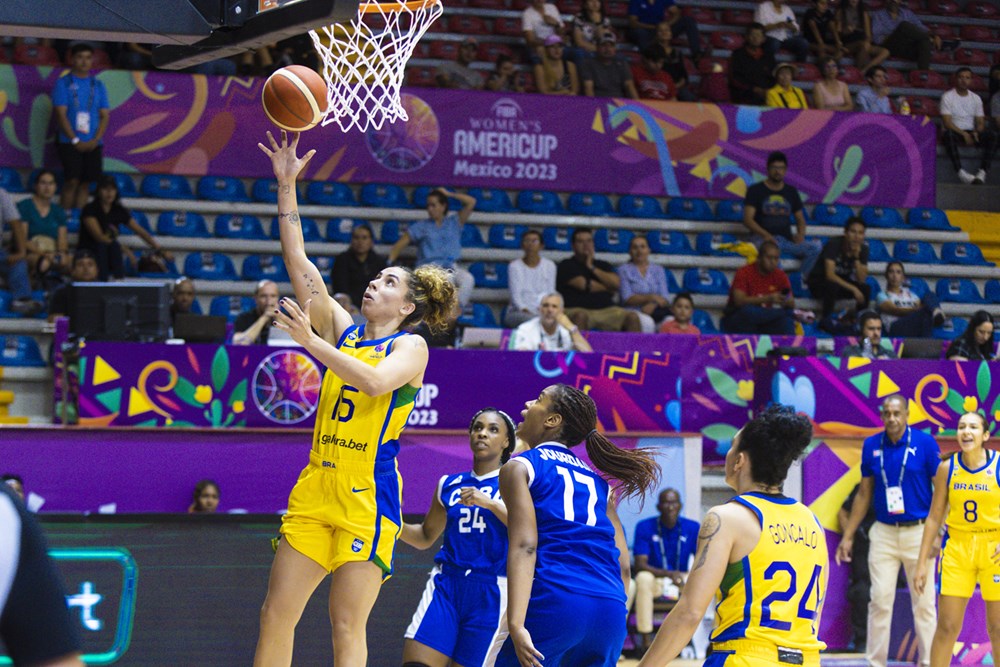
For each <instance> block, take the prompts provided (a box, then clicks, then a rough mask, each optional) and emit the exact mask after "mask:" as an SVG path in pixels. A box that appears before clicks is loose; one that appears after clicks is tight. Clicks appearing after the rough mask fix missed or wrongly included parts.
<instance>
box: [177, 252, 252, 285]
mask: <svg viewBox="0 0 1000 667" xmlns="http://www.w3.org/2000/svg"><path fill="white" fill-rule="evenodd" d="M184 275H186V276H187V277H189V278H194V279H195V280H239V276H237V275H236V267H234V266H233V260H231V259H229V255H225V254H223V253H221V252H192V253H189V254H188V256H187V257H185V258H184Z"/></svg>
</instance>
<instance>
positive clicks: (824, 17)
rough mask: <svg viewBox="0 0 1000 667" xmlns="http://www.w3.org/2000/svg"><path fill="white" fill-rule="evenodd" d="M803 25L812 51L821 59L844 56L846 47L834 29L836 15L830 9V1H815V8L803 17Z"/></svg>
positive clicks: (835, 58)
mask: <svg viewBox="0 0 1000 667" xmlns="http://www.w3.org/2000/svg"><path fill="white" fill-rule="evenodd" d="M802 24H803V25H805V27H806V29H805V38H806V41H807V42H809V50H810V51H812V52H813V53H815V54H816V55H817V56H819V57H820V58H823V57H826V56H829V57H831V58H833V59H834V60H838V59H840V57H841V56H842V55H844V46H843V44H841V43H840V36H839V35H838V34H837V31H836V30H835V29H834V28H835V26H836V15H835V14H834V12H833V9H832V8H831V7H830V0H813V6H812V7H810V8H809V9H807V10H806V14H805V16H803V17H802Z"/></svg>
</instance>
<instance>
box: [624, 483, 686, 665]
mask: <svg viewBox="0 0 1000 667" xmlns="http://www.w3.org/2000/svg"><path fill="white" fill-rule="evenodd" d="M683 507H684V505H683V503H681V495H680V493H678V492H677V490H676V489H664V490H663V491H661V492H660V497H659V501H658V502H657V504H656V509H657V510H658V511H659V512H660V515H659V516H654V517H650V518H648V519H643V520H642V521H640V522H639V523H637V524H636V526H635V540H634V541H633V544H632V553H633V554H634V555H635V627H636V630H637V631H638V632H639V635H640V637H639V641H640V642H641V643H642V645H641V646H639V647H638V648H639V650H640V651H642V650H644V649H645V648H648V647H649V644H650V642H651V641H652V638H653V600H654V599H655V598H658V597H660V595H662V593H663V586H664V584H666V583H668V582H670V583H673V584H674V585H676V586H683V584H684V580H685V578H686V577H685V576H684V574H685V573H686V572H687V571H688V565H689V563H690V562H691V559H692V557H693V556H694V554H695V551H697V549H698V531H699V530H700V529H701V525H700V524H699V523H698V522H697V521H692V520H691V519H686V518H684V517H682V516H681V515H680V514H681V509H682V508H683Z"/></svg>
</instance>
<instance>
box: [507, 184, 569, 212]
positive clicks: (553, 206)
mask: <svg viewBox="0 0 1000 667" xmlns="http://www.w3.org/2000/svg"><path fill="white" fill-rule="evenodd" d="M517 208H518V210H520V211H521V212H522V213H541V214H544V215H548V214H550V213H565V212H566V209H564V208H563V205H562V201H560V199H559V195H557V194H556V193H555V192H549V191H547V190H521V191H520V192H518V193H517Z"/></svg>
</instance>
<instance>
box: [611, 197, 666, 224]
mask: <svg viewBox="0 0 1000 667" xmlns="http://www.w3.org/2000/svg"><path fill="white" fill-rule="evenodd" d="M618 213H619V214H621V215H623V216H626V217H628V218H662V217H663V207H662V206H660V202H659V201H657V199H656V198H655V197H647V196H645V195H623V196H622V197H620V198H619V199H618Z"/></svg>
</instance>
